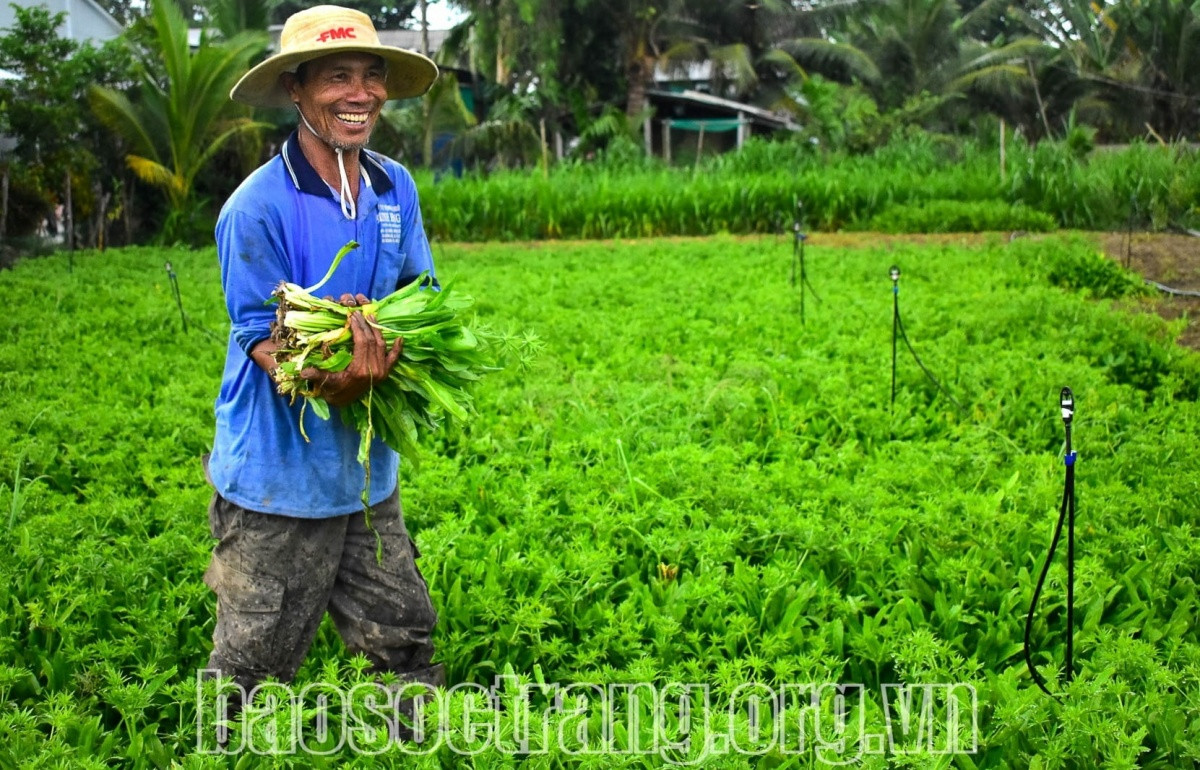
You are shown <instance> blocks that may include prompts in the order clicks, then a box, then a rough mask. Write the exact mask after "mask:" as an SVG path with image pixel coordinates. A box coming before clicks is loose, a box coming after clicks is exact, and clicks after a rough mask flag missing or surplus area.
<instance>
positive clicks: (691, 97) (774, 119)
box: [646, 89, 800, 131]
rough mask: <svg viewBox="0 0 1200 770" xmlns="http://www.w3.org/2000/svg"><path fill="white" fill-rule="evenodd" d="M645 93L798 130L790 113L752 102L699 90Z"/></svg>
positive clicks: (649, 91) (652, 91)
mask: <svg viewBox="0 0 1200 770" xmlns="http://www.w3.org/2000/svg"><path fill="white" fill-rule="evenodd" d="M646 95H647V96H649V97H652V98H655V99H674V100H677V101H683V102H688V103H691V104H697V105H703V106H705V107H714V108H716V109H719V110H726V111H728V112H732V113H740V114H743V115H746V116H747V117H749V118H752V119H754V120H756V121H758V122H760V123H764V124H766V125H769V126H773V127H775V128H786V129H788V130H789V131H799V130H800V126H799V125H798V124H796V123H795V122H794V121H793V120H792V117H791V116H790V115H787V114H785V113H780V112H772V111H771V110H764V109H763V108H762V107H755V106H754V105H752V104H745V103H743V102H735V101H733V100H732V99H723V98H721V97H720V96H713V95H712V94H706V93H702V92H700V91H660V90H658V89H649V90H647V91H646Z"/></svg>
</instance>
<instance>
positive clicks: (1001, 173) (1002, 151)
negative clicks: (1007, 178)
mask: <svg viewBox="0 0 1200 770" xmlns="http://www.w3.org/2000/svg"><path fill="white" fill-rule="evenodd" d="M1004 129H1005V125H1004V118H1000V181H1001V182H1004V170H1005V164H1004Z"/></svg>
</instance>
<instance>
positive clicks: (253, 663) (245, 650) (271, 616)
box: [204, 554, 287, 674]
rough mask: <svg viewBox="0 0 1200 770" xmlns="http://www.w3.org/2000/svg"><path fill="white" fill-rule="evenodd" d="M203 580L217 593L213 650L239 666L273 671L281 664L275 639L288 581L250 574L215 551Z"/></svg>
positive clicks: (265, 671)
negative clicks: (229, 562)
mask: <svg viewBox="0 0 1200 770" xmlns="http://www.w3.org/2000/svg"><path fill="white" fill-rule="evenodd" d="M204 582H205V584H207V585H208V587H209V588H211V589H212V590H213V593H215V594H216V595H217V627H216V629H215V631H214V632H213V651H214V652H215V653H218V654H219V655H220V657H221V658H223V659H225V660H228V661H230V662H232V663H233V664H234V665H235V666H237V667H238V668H240V669H242V670H244V671H247V672H255V673H267V674H270V673H274V672H275V671H277V670H278V669H279V668H280V663H281V661H278V660H276V657H277V656H278V654H279V652H278V650H277V647H278V645H276V643H275V640H276V636H277V632H278V629H279V622H280V619H281V616H282V610H283V596H284V591H285V590H286V588H287V585H286V584H285V582H284V581H283V580H281V579H279V578H276V577H272V576H270V575H251V574H248V573H246V572H242V571H241V570H239V569H237V568H235V567H232V566H230V565H229V564H228V563H226V562H225V561H224V560H222V559H221V557H220V556H218V555H216V554H214V555H213V559H212V562H211V563H210V564H209V566H208V570H207V571H206V572H205V573H204Z"/></svg>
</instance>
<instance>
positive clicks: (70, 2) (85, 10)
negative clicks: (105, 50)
mask: <svg viewBox="0 0 1200 770" xmlns="http://www.w3.org/2000/svg"><path fill="white" fill-rule="evenodd" d="M13 4H14V5H18V6H20V7H22V8H36V7H38V6H41V7H42V8H45V9H46V10H48V11H50V13H65V14H66V17H65V18H64V19H63V23H62V26H61V27H59V30H58V34H59V35H60V36H62V37H65V38H69V39H71V40H74V41H76V42H77V43H83V42H91V43H93V44H94V45H100V44H101V43H104V42H105V41H107V40H112V39H113V38H114V37H116V36H117V35H120V34H121V32H122V31H123V28H122V27H121V25H120V24H118V23H117V20H116V19H114V18H113V17H112V16H111V15H109V13H108V11H106V10H104V9H103V8H101V7H100V6H99V5H97V4H96V3H95V2H94V0H37V2H32V0H15V2H14V3H13ZM16 18H17V17H16V14H15V13H14V12H13V9H12V5H10V4H9V3H2V4H0V29H7V28H9V27H11V26H12V25H13V22H14V21H16Z"/></svg>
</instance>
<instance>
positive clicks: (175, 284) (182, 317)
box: [163, 262, 188, 334]
mask: <svg viewBox="0 0 1200 770" xmlns="http://www.w3.org/2000/svg"><path fill="white" fill-rule="evenodd" d="M163 267H164V268H165V269H166V271H167V278H169V279H170V281H171V292H172V293H173V294H174V295H175V306H176V307H178V308H179V322H180V323H182V324H183V333H184V334H187V330H188V325H187V314H186V313H184V312H183V297H182V296H180V294H179V279H178V278H177V277H176V276H175V270H174V269H173V268H172V267H171V263H170V262H166V263H164V264H163Z"/></svg>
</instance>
